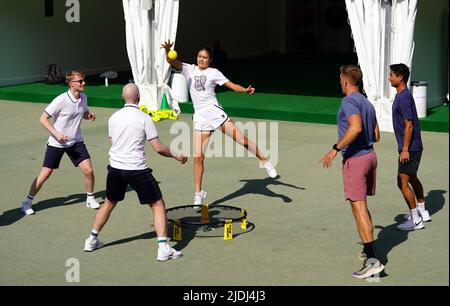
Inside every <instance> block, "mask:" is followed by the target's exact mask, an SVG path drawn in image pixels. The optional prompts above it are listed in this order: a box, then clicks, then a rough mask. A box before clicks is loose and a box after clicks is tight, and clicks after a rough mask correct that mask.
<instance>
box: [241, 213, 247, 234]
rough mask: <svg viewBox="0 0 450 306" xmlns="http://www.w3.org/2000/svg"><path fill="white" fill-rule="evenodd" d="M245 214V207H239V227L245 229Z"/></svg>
mask: <svg viewBox="0 0 450 306" xmlns="http://www.w3.org/2000/svg"><path fill="white" fill-rule="evenodd" d="M244 216H245V209H243V208H242V209H241V218H242V219H241V229H243V230H245V229H247V219H246V218H244Z"/></svg>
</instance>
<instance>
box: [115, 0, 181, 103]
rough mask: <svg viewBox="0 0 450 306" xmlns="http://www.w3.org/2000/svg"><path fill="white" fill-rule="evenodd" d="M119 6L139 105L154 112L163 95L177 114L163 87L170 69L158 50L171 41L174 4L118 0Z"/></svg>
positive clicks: (175, 21)
mask: <svg viewBox="0 0 450 306" xmlns="http://www.w3.org/2000/svg"><path fill="white" fill-rule="evenodd" d="M150 1H151V0H150ZM150 3H151V2H150ZM122 4H123V10H124V16H125V29H126V40H127V52H128V58H129V61H130V66H131V70H132V73H133V78H134V82H135V83H136V85H138V86H139V89H140V92H141V101H140V102H139V104H140V105H145V106H146V107H147V109H149V110H156V109H158V108H159V105H160V104H161V97H162V94H163V93H166V95H167V98H168V100H169V104H170V105H171V107H172V108H173V109H175V110H179V107H178V104H176V105H173V101H172V99H171V95H170V88H169V87H168V86H167V83H168V81H169V79H170V65H169V64H168V63H167V61H166V59H165V52H164V50H163V49H161V48H160V46H161V44H162V43H163V42H164V41H165V40H168V39H170V40H171V41H175V38H176V32H177V26H178V11H179V2H178V0H154V4H153V5H149V0H122ZM150 7H151V9H150V10H149V8H150Z"/></svg>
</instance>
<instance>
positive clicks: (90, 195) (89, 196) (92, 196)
mask: <svg viewBox="0 0 450 306" xmlns="http://www.w3.org/2000/svg"><path fill="white" fill-rule="evenodd" d="M86 195H87V197H86V199H87V200H93V199H95V197H94V193H92V192H87V193H86Z"/></svg>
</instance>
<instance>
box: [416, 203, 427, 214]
mask: <svg viewBox="0 0 450 306" xmlns="http://www.w3.org/2000/svg"><path fill="white" fill-rule="evenodd" d="M417 209H418V210H419V212H421V213H423V212H425V210H426V209H425V202H423V203H417Z"/></svg>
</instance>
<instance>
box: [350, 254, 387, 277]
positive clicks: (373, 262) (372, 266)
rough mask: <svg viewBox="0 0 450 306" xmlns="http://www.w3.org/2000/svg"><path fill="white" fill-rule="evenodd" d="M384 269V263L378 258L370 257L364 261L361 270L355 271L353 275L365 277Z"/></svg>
mask: <svg viewBox="0 0 450 306" xmlns="http://www.w3.org/2000/svg"><path fill="white" fill-rule="evenodd" d="M383 270H384V265H383V264H382V263H381V262H380V261H379V260H378V259H376V258H369V259H367V260H366V261H365V262H364V265H363V267H362V268H361V270H359V271H357V272H353V273H352V276H353V277H355V278H359V279H363V278H368V277H371V276H373V275H376V274H378V273H380V272H381V271H383Z"/></svg>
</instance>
